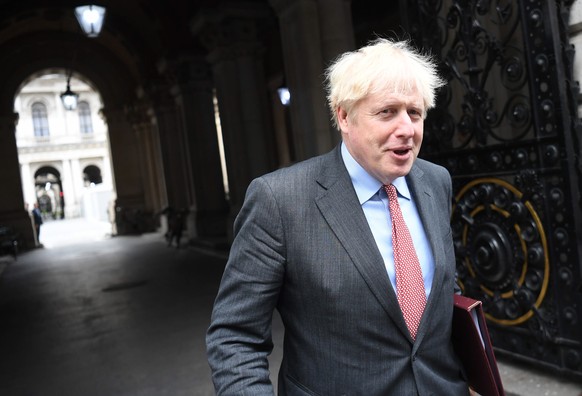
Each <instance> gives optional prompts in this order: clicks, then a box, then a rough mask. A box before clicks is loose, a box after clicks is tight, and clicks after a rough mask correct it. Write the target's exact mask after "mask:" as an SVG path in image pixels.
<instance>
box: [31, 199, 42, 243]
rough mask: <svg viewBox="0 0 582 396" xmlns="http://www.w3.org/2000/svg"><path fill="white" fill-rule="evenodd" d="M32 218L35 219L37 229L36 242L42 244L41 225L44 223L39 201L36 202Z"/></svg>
mask: <svg viewBox="0 0 582 396" xmlns="http://www.w3.org/2000/svg"><path fill="white" fill-rule="evenodd" d="M32 219H33V221H34V229H35V230H36V243H37V244H38V245H40V226H41V225H42V214H41V213H40V209H39V207H38V203H36V202H35V203H34V208H33V209H32Z"/></svg>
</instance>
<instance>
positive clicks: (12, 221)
mask: <svg viewBox="0 0 582 396" xmlns="http://www.w3.org/2000/svg"><path fill="white" fill-rule="evenodd" d="M17 121H18V114H15V113H10V114H4V115H0V158H2V166H1V167H0V180H2V206H1V207H0V225H2V226H7V227H11V228H12V229H13V231H15V232H17V233H18V234H19V236H20V242H19V243H20V248H21V249H31V248H33V247H35V246H36V241H35V237H34V228H33V226H32V220H31V217H30V213H28V212H27V211H26V210H25V208H24V197H23V196H22V180H21V179H20V165H19V163H18V150H17V148H16V122H17ZM33 203H34V202H30V208H29V209H30V210H32V205H33Z"/></svg>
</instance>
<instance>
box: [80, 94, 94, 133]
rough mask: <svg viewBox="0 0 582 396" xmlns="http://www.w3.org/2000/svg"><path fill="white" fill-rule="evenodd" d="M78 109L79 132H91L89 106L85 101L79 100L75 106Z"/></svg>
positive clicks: (91, 123) (91, 124)
mask: <svg viewBox="0 0 582 396" xmlns="http://www.w3.org/2000/svg"><path fill="white" fill-rule="evenodd" d="M77 109H78V111H79V125H80V127H81V133H83V134H87V133H93V122H91V108H90V107H89V103H87V102H79V105H78V107H77Z"/></svg>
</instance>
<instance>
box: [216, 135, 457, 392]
mask: <svg viewBox="0 0 582 396" xmlns="http://www.w3.org/2000/svg"><path fill="white" fill-rule="evenodd" d="M407 182H408V184H409V186H410V189H411V192H412V194H414V198H415V201H416V203H417V206H418V211H419V213H420V216H421V218H422V221H423V224H424V226H425V229H426V232H427V235H428V237H429V240H430V243H431V246H432V250H433V255H434V258H435V273H434V280H433V285H432V291H431V294H430V297H429V299H428V301H427V306H426V309H425V312H424V315H423V318H422V321H421V324H420V328H419V331H418V335H417V338H416V341H413V340H412V339H411V338H410V335H409V333H408V330H407V328H406V324H405V322H404V318H403V316H402V313H401V311H400V308H399V305H398V302H397V299H396V294H395V291H394V290H393V288H392V286H391V284H390V281H389V279H388V275H387V273H386V270H385V267H384V262H383V260H382V257H381V255H380V252H379V251H378V248H377V246H376V244H375V242H374V238H373V236H372V232H371V231H370V228H369V226H368V223H367V221H366V218H365V216H364V213H363V211H362V208H361V206H360V204H359V202H358V199H357V197H356V193H355V191H354V188H353V185H352V183H351V180H350V177H349V174H348V172H347V170H346V168H345V166H344V164H343V161H342V159H341V154H340V150H339V147H338V148H337V149H335V150H333V151H332V152H330V153H328V154H326V155H323V156H320V157H316V158H313V159H311V160H308V161H305V162H302V163H300V164H297V165H294V166H292V167H289V168H286V169H281V170H278V171H276V172H273V173H271V174H268V175H265V176H263V177H260V178H258V179H256V180H254V181H253V182H252V183H251V185H250V186H249V188H248V191H247V196H246V199H245V203H244V205H243V207H242V210H241V212H240V214H239V216H238V217H237V220H236V222H235V239H234V242H233V245H232V247H231V253H230V257H229V260H228V263H227V267H226V269H225V273H224V276H223V279H222V282H221V285H220V288H219V292H218V296H217V298H216V302H215V305H214V310H213V314H212V320H211V325H210V328H209V330H208V334H207V348H208V360H209V364H210V366H211V369H212V373H213V381H214V385H215V388H216V391H217V393H218V394H224V395H226V394H228V395H234V394H236V395H264V394H273V389H272V385H271V383H270V380H269V372H268V361H267V356H268V354H269V353H270V352H271V350H272V347H273V346H272V341H271V319H272V313H273V310H274V309H278V310H279V312H280V314H281V318H282V320H283V323H284V326H285V337H284V347H283V348H284V350H283V361H282V364H281V369H280V372H279V380H278V383H279V389H278V393H279V394H280V395H366V396H371V395H398V396H400V395H403V396H408V395H416V394H419V395H439V396H440V395H447V396H451V395H467V394H468V387H467V384H466V383H465V380H464V375H463V372H462V370H461V368H460V364H459V361H458V358H457V357H456V355H455V354H454V352H453V349H452V345H451V342H450V336H451V321H452V309H453V293H454V290H455V256H454V251H453V244H452V238H451V234H450V233H451V229H450V204H451V181H450V176H449V174H448V172H447V171H446V170H445V169H444V168H442V167H439V166H436V165H434V164H430V163H428V162H426V161H423V160H420V159H418V160H417V161H416V163H415V165H414V166H413V168H412V170H411V172H410V174H409V176H407Z"/></svg>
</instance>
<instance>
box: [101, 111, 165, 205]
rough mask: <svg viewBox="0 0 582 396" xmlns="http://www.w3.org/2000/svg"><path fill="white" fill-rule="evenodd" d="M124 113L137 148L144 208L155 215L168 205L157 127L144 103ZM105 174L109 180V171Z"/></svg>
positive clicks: (105, 158)
mask: <svg viewBox="0 0 582 396" xmlns="http://www.w3.org/2000/svg"><path fill="white" fill-rule="evenodd" d="M125 112H126V115H127V117H128V119H129V122H130V124H131V126H132V128H133V131H134V134H135V138H136V139H137V142H138V146H139V150H138V151H139V156H140V163H141V164H142V167H143V175H144V176H143V177H144V191H145V197H144V200H145V207H146V208H149V210H151V212H152V213H154V214H157V213H159V212H160V211H161V210H162V208H164V207H165V206H167V205H168V197H167V195H166V190H165V178H164V172H163V164H162V162H163V161H162V154H161V150H160V139H159V135H158V131H157V127H156V126H155V124H154V122H153V120H152V116H151V115H150V114H149V112H150V107H149V106H148V105H147V104H146V103H145V101H137V102H136V103H134V104H133V105H132V106H130V107H127V108H126V109H125ZM106 160H108V158H107V157H104V161H106ZM107 173H108V175H107V176H108V178H109V180H111V176H110V175H109V173H110V170H109V169H108V172H107Z"/></svg>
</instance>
